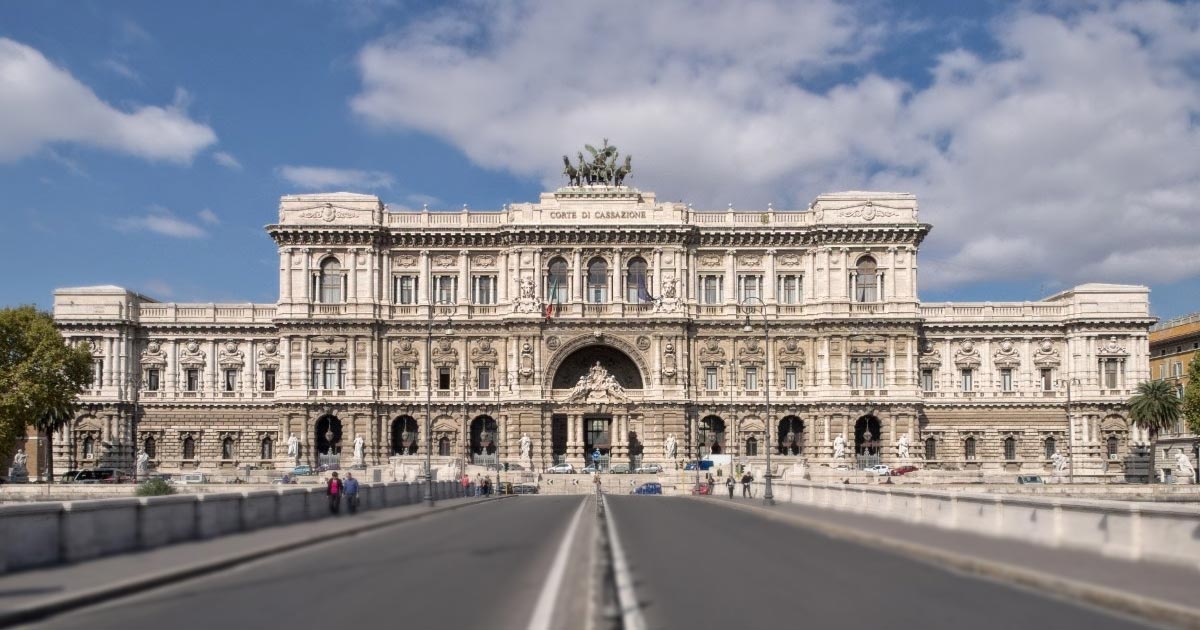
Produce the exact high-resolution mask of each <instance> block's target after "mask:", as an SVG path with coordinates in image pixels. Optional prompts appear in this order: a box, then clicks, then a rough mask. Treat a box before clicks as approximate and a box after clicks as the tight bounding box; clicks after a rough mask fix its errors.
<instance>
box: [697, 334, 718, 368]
mask: <svg viewBox="0 0 1200 630" xmlns="http://www.w3.org/2000/svg"><path fill="white" fill-rule="evenodd" d="M697 354H698V355H699V357H700V364H701V365H708V366H713V365H719V364H722V363H725V349H724V348H722V347H721V340H720V339H717V338H716V337H709V338H708V339H705V340H704V345H703V346H702V347H701V348H700V351H699V352H698V353H697Z"/></svg>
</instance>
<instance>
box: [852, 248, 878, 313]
mask: <svg viewBox="0 0 1200 630" xmlns="http://www.w3.org/2000/svg"><path fill="white" fill-rule="evenodd" d="M854 301H855V302H878V301H879V266H878V265H877V264H876V263H875V259H874V258H871V257H870V256H863V257H862V258H860V259H859V260H858V266H857V267H856V268H855V270H854Z"/></svg>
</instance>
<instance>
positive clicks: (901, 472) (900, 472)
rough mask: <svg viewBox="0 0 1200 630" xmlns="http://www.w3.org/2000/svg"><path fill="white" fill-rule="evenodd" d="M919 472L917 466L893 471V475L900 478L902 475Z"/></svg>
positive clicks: (902, 467) (903, 467)
mask: <svg viewBox="0 0 1200 630" xmlns="http://www.w3.org/2000/svg"><path fill="white" fill-rule="evenodd" d="M918 470H920V468H917V467H916V466H901V467H899V468H896V469H894V470H892V475H893V476H897V477H898V476H900V475H907V474H908V473H910V472H917V471H918Z"/></svg>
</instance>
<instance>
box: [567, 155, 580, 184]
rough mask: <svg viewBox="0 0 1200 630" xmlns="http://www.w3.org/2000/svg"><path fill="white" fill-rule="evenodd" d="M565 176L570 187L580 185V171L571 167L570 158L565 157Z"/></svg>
mask: <svg viewBox="0 0 1200 630" xmlns="http://www.w3.org/2000/svg"><path fill="white" fill-rule="evenodd" d="M563 175H566V176H567V185H568V186H578V185H580V181H579V169H577V168H575V167H574V166H571V158H569V157H567V156H565V155H564V156H563Z"/></svg>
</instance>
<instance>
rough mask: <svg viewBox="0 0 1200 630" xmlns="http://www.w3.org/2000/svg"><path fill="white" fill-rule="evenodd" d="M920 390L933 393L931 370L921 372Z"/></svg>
mask: <svg viewBox="0 0 1200 630" xmlns="http://www.w3.org/2000/svg"><path fill="white" fill-rule="evenodd" d="M921 389H922V390H923V391H927V392H931V391H933V370H930V369H924V370H921Z"/></svg>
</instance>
